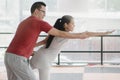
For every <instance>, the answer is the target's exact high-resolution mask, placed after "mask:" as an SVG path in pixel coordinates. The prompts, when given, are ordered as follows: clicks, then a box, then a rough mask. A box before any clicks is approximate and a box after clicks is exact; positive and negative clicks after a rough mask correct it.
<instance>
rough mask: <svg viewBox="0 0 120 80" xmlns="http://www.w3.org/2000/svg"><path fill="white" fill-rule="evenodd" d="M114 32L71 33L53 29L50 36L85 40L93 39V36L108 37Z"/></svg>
mask: <svg viewBox="0 0 120 80" xmlns="http://www.w3.org/2000/svg"><path fill="white" fill-rule="evenodd" d="M112 32H114V30H113V31H106V32H83V33H69V32H65V31H60V30H57V29H55V28H52V29H51V30H50V31H49V32H48V34H50V35H53V36H58V37H63V38H70V39H78V38H79V39H85V38H88V37H93V36H102V35H107V34H110V33H112Z"/></svg>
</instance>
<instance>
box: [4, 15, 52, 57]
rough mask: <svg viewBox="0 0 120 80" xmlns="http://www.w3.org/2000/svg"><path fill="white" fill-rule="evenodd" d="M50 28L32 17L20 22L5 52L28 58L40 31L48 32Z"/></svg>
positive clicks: (45, 23)
mask: <svg viewBox="0 0 120 80" xmlns="http://www.w3.org/2000/svg"><path fill="white" fill-rule="evenodd" d="M51 28H52V26H50V25H49V24H48V23H47V22H45V21H43V20H39V19H37V18H36V17H34V16H30V17H28V18H27V19H26V20H24V21H22V22H21V23H20V24H19V26H18V29H17V31H16V34H15V36H14V38H13V40H12V42H11V43H10V45H9V47H8V48H7V51H6V52H9V53H13V54H16V55H20V56H24V57H26V58H29V57H30V55H31V54H32V51H33V48H34V46H35V44H36V41H37V39H38V36H39V34H40V33H41V31H44V32H46V33H47V32H48V31H49V30H50V29H51Z"/></svg>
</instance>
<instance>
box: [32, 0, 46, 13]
mask: <svg viewBox="0 0 120 80" xmlns="http://www.w3.org/2000/svg"><path fill="white" fill-rule="evenodd" d="M41 6H45V7H46V4H45V3H44V2H35V3H34V4H33V5H32V6H31V14H32V13H33V12H34V11H35V9H40V8H41Z"/></svg>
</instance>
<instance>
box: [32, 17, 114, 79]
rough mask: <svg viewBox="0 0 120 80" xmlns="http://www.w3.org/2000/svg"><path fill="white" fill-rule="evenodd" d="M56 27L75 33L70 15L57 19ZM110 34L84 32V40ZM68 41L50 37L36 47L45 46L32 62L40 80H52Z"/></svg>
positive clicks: (36, 53)
mask: <svg viewBox="0 0 120 80" xmlns="http://www.w3.org/2000/svg"><path fill="white" fill-rule="evenodd" d="M54 27H55V28H56V29H59V30H62V31H67V32H70V31H73V29H74V19H73V17H72V16H70V15H65V16H63V17H62V18H59V19H57V21H56V23H55V25H54ZM112 32H113V31H108V32H83V33H81V34H82V35H84V36H85V37H83V39H84V38H88V37H92V36H100V35H106V34H109V33H112ZM67 41H68V39H67V38H60V37H54V36H52V35H49V36H48V37H47V38H46V39H45V40H43V41H40V42H38V43H37V44H36V46H40V45H43V44H44V46H42V47H41V48H40V49H39V50H38V51H36V52H35V54H34V55H33V57H32V58H31V60H30V64H31V67H32V68H33V69H35V68H37V69H38V71H39V77H40V80H50V67H51V64H52V62H53V61H54V59H55V58H56V56H57V55H58V53H59V52H60V49H61V48H62V46H63V45H64V44H65V43H66V42H67Z"/></svg>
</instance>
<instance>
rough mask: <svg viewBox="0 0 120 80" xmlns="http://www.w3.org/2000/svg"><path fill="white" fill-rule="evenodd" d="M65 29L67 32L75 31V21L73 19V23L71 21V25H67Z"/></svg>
mask: <svg viewBox="0 0 120 80" xmlns="http://www.w3.org/2000/svg"><path fill="white" fill-rule="evenodd" d="M64 27H65V30H66V31H68V32H69V31H73V30H74V27H75V25H74V20H73V19H72V20H71V21H70V23H68V24H67V23H65V25H64Z"/></svg>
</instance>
